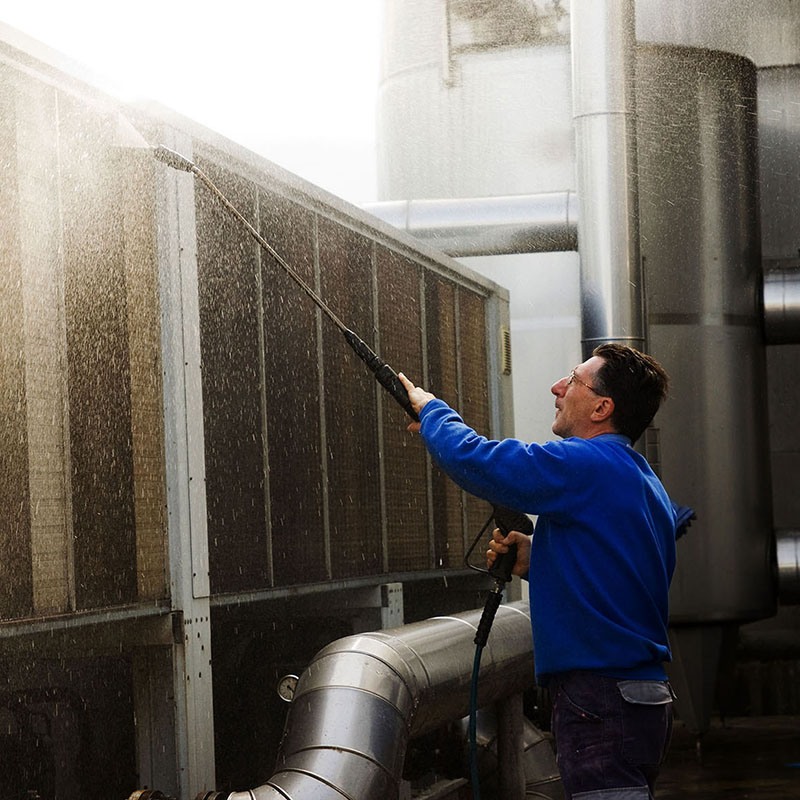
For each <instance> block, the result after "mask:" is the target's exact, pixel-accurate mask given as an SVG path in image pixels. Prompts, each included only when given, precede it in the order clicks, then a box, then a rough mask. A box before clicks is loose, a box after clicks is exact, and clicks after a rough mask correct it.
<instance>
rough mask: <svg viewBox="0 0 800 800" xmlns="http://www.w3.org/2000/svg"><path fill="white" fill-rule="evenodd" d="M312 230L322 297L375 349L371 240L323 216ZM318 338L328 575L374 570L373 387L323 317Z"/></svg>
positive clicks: (377, 538) (377, 552)
mask: <svg viewBox="0 0 800 800" xmlns="http://www.w3.org/2000/svg"><path fill="white" fill-rule="evenodd" d="M318 235H319V265H320V287H321V296H322V297H323V299H324V300H325V302H326V303H328V304H329V305H330V306H331V307H332V308H335V309H336V314H337V315H338V316H339V317H340V318H341V319H346V320H347V324H348V326H349V327H351V328H352V329H353V330H355V331H357V332H358V334H359V336H361V338H362V339H364V341H365V342H366V343H367V344H368V345H369V346H370V347H373V349H374V347H375V346H376V343H375V340H374V335H373V333H372V332H373V330H374V322H373V314H374V307H373V284H374V271H373V261H372V243H371V241H370V240H369V239H367V238H365V237H363V236H361V235H359V234H357V233H356V232H354V231H351V230H349V229H347V228H345V227H343V226H340V225H336V224H334V223H333V222H332V221H330V220H327V219H326V218H324V217H320V218H319V234H318ZM322 343H323V351H322V358H323V363H324V370H325V389H326V391H325V395H324V399H325V429H326V445H327V452H326V454H325V456H326V461H327V464H326V466H327V484H328V509H329V520H330V540H331V569H332V574H333V577H335V578H346V577H354V576H358V575H368V574H374V573H375V572H380V571H381V570H382V568H383V558H382V555H381V539H382V536H381V514H380V479H379V458H378V429H377V396H376V393H377V391H378V387H377V384H376V382H375V380H374V379H373V377H372V374H371V373H370V372H369V370H367V369H366V367H365V366H364V364H363V363H362V362H361V361H360V360H359V359H357V358H356V357H355V356H354V355H353V353H352V351H351V350H350V348H349V347H348V345H347V343H346V341H345V340H344V338H343V336H342V334H341V332H340V331H339V330H338V329H337V328H336V327H334V326H333V325H331V324H329V323H328V322H325V327H324V328H323V334H322Z"/></svg>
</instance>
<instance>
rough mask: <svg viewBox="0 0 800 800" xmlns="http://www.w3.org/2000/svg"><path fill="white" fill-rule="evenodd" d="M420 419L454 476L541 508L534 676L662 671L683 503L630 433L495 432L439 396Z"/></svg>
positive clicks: (477, 489)
mask: <svg viewBox="0 0 800 800" xmlns="http://www.w3.org/2000/svg"><path fill="white" fill-rule="evenodd" d="M420 419H421V422H422V427H421V434H422V437H423V440H424V442H425V445H426V446H427V448H428V450H429V452H430V453H431V456H432V457H433V458H434V460H435V461H436V463H437V464H438V465H439V466H440V467H441V468H442V469H443V470H444V472H446V473H447V474H448V475H449V476H450V477H451V478H452V479H453V480H454V481H455V482H456V483H457V484H458V485H459V486H461V487H462V488H463V489H465V490H466V491H468V492H470V493H471V494H474V495H476V496H477V497H480V498H482V499H484V500H488V501H489V502H490V503H493V504H495V505H502V506H506V507H508V508H512V509H515V510H517V511H524V512H526V513H529V514H536V515H538V519H537V522H536V528H535V532H534V535H533V540H532V546H531V564H530V572H529V576H528V581H529V592H530V608H531V623H532V626H533V643H534V645H533V646H534V656H535V662H536V675H537V679H538V681H539V682H540V683H542V684H546V683H547V679H548V677H549V676H551V675H553V674H555V673H561V672H567V671H569V670H588V671H592V672H597V673H599V674H602V675H607V676H610V677H617V678H621V679H623V678H628V679H641V680H663V679H665V678H666V673H665V671H664V666H663V662H664V661H669V660H670V652H669V643H668V639H667V618H668V594H669V584H670V580H671V579H672V573H673V571H674V568H675V524H676V515H675V511H674V509H673V505H672V502H671V501H670V499H669V497H668V495H667V493H666V491H665V490H664V487H663V486H662V485H661V482H660V481H659V480H658V478H657V477H656V475H655V473H654V472H653V471H652V469H651V468H650V466H649V464H648V463H647V461H646V459H645V458H643V457H642V456H641V455H640V454H639V453H637V452H636V451H635V450H634V449H633V448H632V447H631V443H630V440H629V439H627V438H626V437H625V436H621V435H619V434H603V435H601V436H597V437H595V438H593V439H579V438H569V439H564V440H563V441H554V442H548V443H547V444H543V445H539V444H527V443H525V442H521V441H519V440H517V439H504V440H502V441H491V440H488V439H486V438H484V437H482V436H479V435H478V434H477V433H475V431H473V430H472V429H471V428H469V427H468V426H467V425H465V424H464V422H463V420H462V419H461V417H460V416H459V415H458V414H457V413H456V412H455V411H453V410H452V409H451V408H450V407H449V406H448V405H447V404H446V403H444V402H442V401H441V400H432V401H430V402H429V403H427V404H426V405H425V406H424V408H423V409H422V413H421V414H420Z"/></svg>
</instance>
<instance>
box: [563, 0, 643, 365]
mask: <svg viewBox="0 0 800 800" xmlns="http://www.w3.org/2000/svg"><path fill="white" fill-rule="evenodd" d="M570 34H571V42H572V45H571V47H572V104H573V122H574V126H575V157H576V176H577V187H578V197H579V202H580V205H579V215H578V252H579V253H580V259H581V315H582V330H583V333H582V341H583V350H584V355H585V356H588V355H589V354H590V353H591V351H592V349H593V348H594V347H595V346H596V345H598V344H600V343H602V342H606V341H618V342H622V343H624V344H630V345H632V346H634V347H637V348H640V349H643V348H644V344H645V338H646V337H645V323H644V312H643V309H644V299H643V298H644V286H643V274H642V267H641V259H640V256H639V207H638V205H639V204H638V181H637V156H636V118H635V98H634V71H635V60H634V44H635V23H634V4H633V0H573V2H572V4H571V10H570Z"/></svg>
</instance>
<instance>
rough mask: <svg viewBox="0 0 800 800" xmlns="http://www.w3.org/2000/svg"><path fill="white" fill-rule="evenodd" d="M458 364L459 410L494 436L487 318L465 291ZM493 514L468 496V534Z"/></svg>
mask: <svg viewBox="0 0 800 800" xmlns="http://www.w3.org/2000/svg"><path fill="white" fill-rule="evenodd" d="M458 318H459V331H460V340H459V363H460V366H461V397H460V400H459V406H458V407H459V408H460V409H461V410H462V413H463V415H464V418H465V419H468V420H469V421H470V425H472V427H473V428H475V430H476V431H478V433H480V434H482V435H483V436H491V425H490V421H489V419H490V418H489V383H488V369H487V356H488V353H487V351H486V346H487V345H486V340H485V339H483V338H481V336H480V331H482V330H486V316H485V310H484V304H483V302H482V300H481V298H480V297H479V296H478V295H476V294H475V293H474V292H470V291H469V290H467V289H462V290H461V291H459V293H458ZM490 513H491V507H490V506H489V505H488V504H487V503H485V502H483V501H481V500H478V499H477V498H476V497H473V496H472V495H466V515H467V531H475V532H477V531H479V530H480V529H481V526H482V525H483V524H484V523H485V522H486V520H487V519H488V517H489V515H490ZM448 546H449V557H450V558H451V559H454V560H455V559H459V560H460V559H461V557H462V556H463V553H464V542H463V540H462V539H461V537H458V538H456V537H451V538H450V539H449V540H448Z"/></svg>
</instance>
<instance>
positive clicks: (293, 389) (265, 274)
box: [259, 192, 328, 586]
mask: <svg viewBox="0 0 800 800" xmlns="http://www.w3.org/2000/svg"><path fill="white" fill-rule="evenodd" d="M259 209H260V219H261V225H262V230H263V231H264V235H265V236H267V237H268V238H269V241H270V242H272V244H273V246H274V247H275V249H276V250H277V252H278V253H280V254H281V256H282V257H283V258H285V259H286V260H287V261H288V262H289V263H290V264H292V266H293V268H294V269H295V270H296V271H297V273H298V274H299V275H300V276H301V277H302V278H303V279H304V280H305V281H307V282H308V283H309V285H312V286H313V285H314V242H315V233H314V225H315V220H314V215H313V214H312V213H311V212H310V211H308V210H307V209H304V208H303V207H302V206H300V205H299V204H297V203H293V202H291V201H289V200H287V199H286V198H282V197H281V196H280V195H278V194H275V193H273V192H261V193H260V195H259ZM261 275H262V278H261V285H262V296H263V325H264V351H265V352H264V370H263V380H264V391H263V394H264V403H265V406H266V431H267V460H268V462H269V499H268V506H269V514H270V525H269V530H270V534H271V536H270V550H271V553H272V565H273V581H274V583H275V585H276V586H286V585H291V584H296V583H304V582H313V581H322V580H325V578H326V577H327V574H328V570H327V567H326V558H325V533H324V524H323V505H322V498H323V486H322V483H323V474H322V457H321V438H320V437H321V418H320V359H319V357H318V355H319V337H318V333H317V318H316V314H315V313H314V310H313V309H312V308H310V307H309V306H308V305H307V301H306V300H305V299H304V298H301V297H299V295H298V294H297V289H296V287H295V286H294V284H292V282H291V280H290V279H289V277H288V276H287V275H286V273H285V272H284V271H283V270H282V269H280V268H279V267H278V265H277V264H275V263H274V262H273V259H272V258H271V256H269V255H268V254H266V253H262V254H261ZM292 298H293V301H290V299H292ZM303 303H306V305H305V306H302V304H303Z"/></svg>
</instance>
